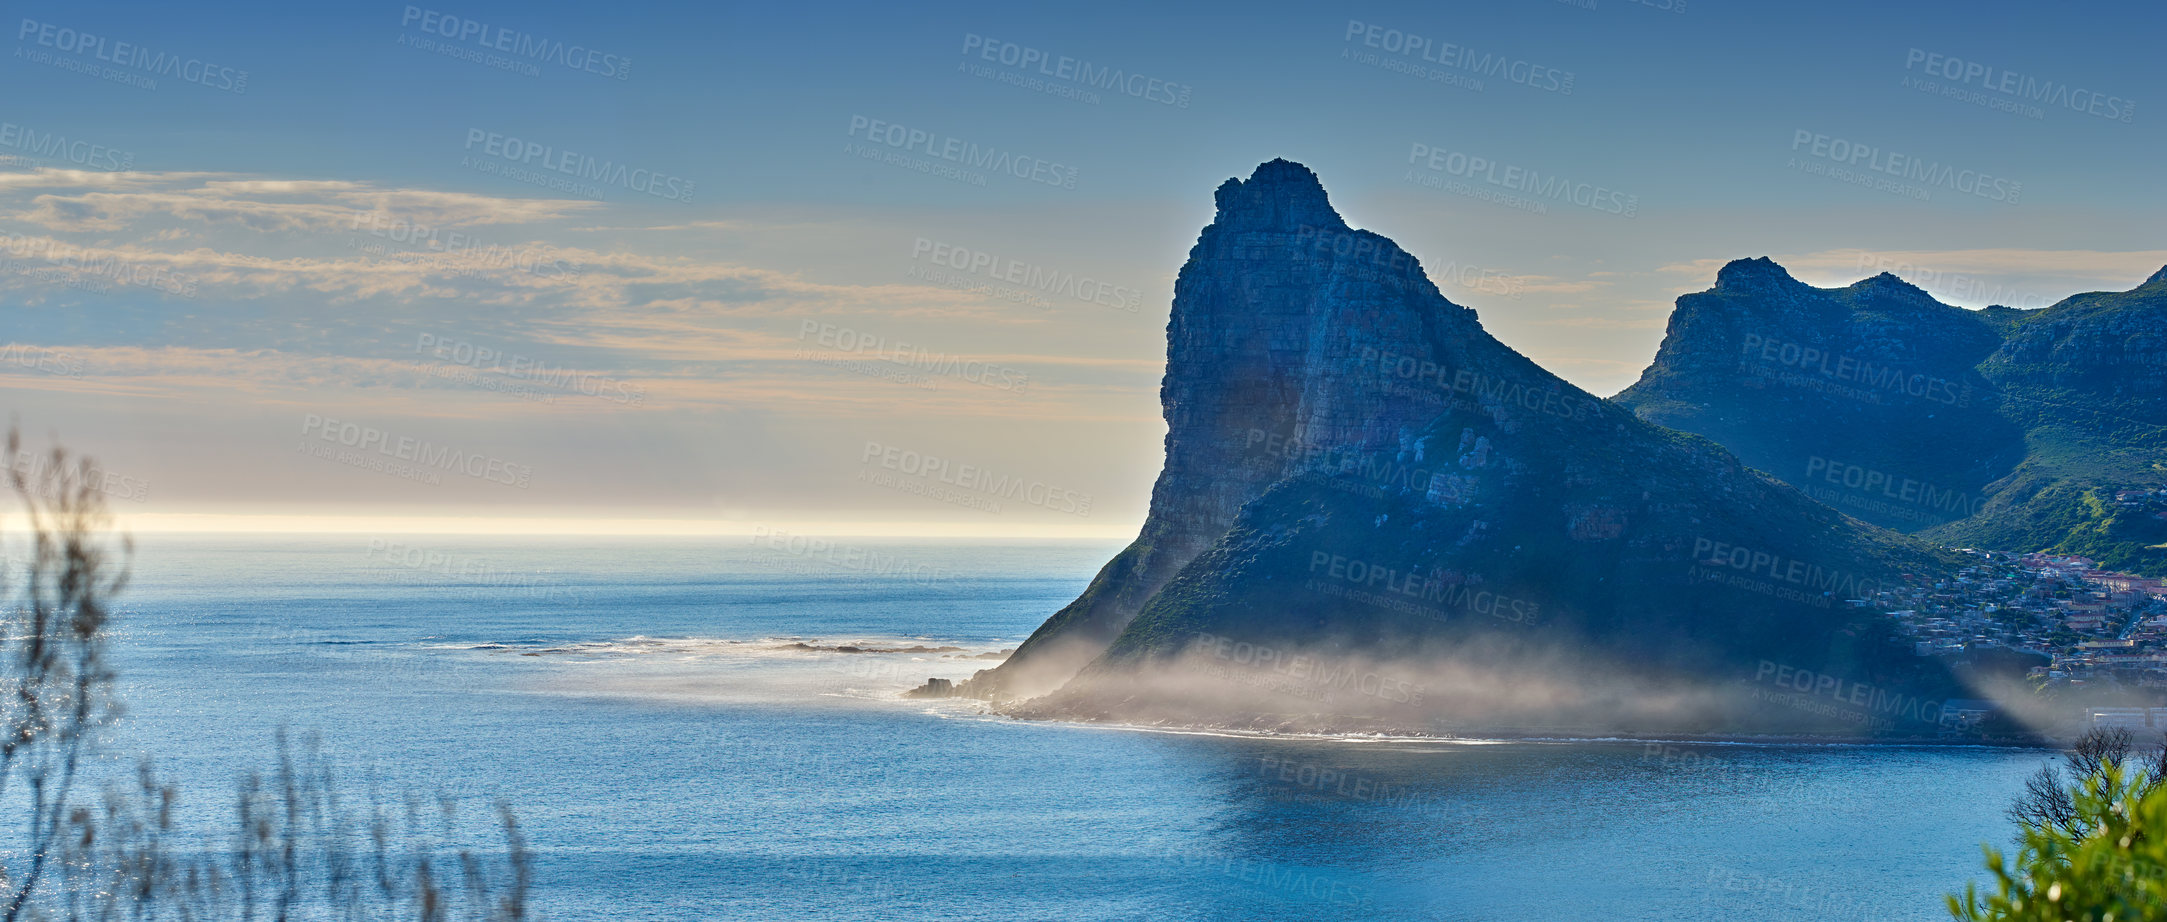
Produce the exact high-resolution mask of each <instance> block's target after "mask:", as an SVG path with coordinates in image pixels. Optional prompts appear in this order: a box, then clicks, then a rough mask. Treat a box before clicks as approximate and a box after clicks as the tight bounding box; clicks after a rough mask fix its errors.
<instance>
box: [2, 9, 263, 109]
mask: <svg viewBox="0 0 2167 922" xmlns="http://www.w3.org/2000/svg"><path fill="white" fill-rule="evenodd" d="M15 39H16V40H17V41H22V40H25V39H28V40H30V41H31V42H33V43H35V44H36V45H38V46H40V47H43V48H51V49H53V50H54V51H56V52H59V53H61V54H71V55H76V56H79V57H86V58H89V59H91V60H93V61H99V62H103V63H106V64H111V65H114V66H115V67H122V68H127V69H128V70H133V71H136V72H138V73H142V74H148V75H150V76H154V77H173V78H176V79H179V80H180V81H182V82H184V83H193V84H196V85H198V86H202V87H207V88H209V89H213V90H225V91H227V92H229V93H234V94H236V95H238V94H242V93H246V92H248V71H245V70H236V69H234V68H231V67H226V66H223V65H220V64H214V63H211V62H209V61H205V60H203V59H202V58H195V57H189V56H187V55H182V54H174V53H170V52H166V51H153V50H151V49H149V48H146V47H144V46H142V45H137V44H134V43H131V42H116V41H113V40H111V39H109V38H107V37H106V36H103V35H98V34H95V33H91V32H83V31H80V30H77V29H71V28H68V27H66V26H60V25H55V24H53V23H49V22H39V21H38V20H35V19H27V18H26V19H24V20H23V23H22V27H21V28H19V29H17V30H16V32H15ZM16 56H17V57H20V56H21V52H20V51H18V52H17V53H16ZM122 82H131V83H136V84H137V85H142V84H143V83H148V84H149V85H148V86H145V87H144V88H145V89H152V90H155V89H157V88H158V86H157V84H156V82H154V81H142V82H137V81H122Z"/></svg>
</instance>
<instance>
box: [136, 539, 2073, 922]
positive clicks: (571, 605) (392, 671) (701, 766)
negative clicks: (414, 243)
mask: <svg viewBox="0 0 2167 922" xmlns="http://www.w3.org/2000/svg"><path fill="white" fill-rule="evenodd" d="M1116 549H1117V548H1116V547H1115V546H1114V545H1112V544H1110V543H1107V542H1081V541H1067V542H1056V541H1043V542H1031V543H1021V544H1018V543H1009V544H1000V545H990V544H983V543H965V542H925V541H917V542H908V541H893V540H858V539H832V546H831V547H828V548H825V549H822V550H820V551H819V552H817V553H813V552H801V553H792V552H790V551H788V550H776V549H769V548H766V547H762V546H760V545H758V544H756V543H755V542H753V541H750V540H748V539H744V538H704V539H659V538H653V539H648V538H616V537H605V538H573V537H524V538H522V537H486V538H484V537H446V536H388V535H387V536H357V535H325V536H305V537H295V536H284V535H281V536H263V537H258V536H191V535H170V534H154V535H149V536H144V537H142V538H141V539H139V541H138V547H137V556H136V566H135V579H134V582H133V583H132V585H131V586H130V587H129V589H128V590H127V592H126V594H125V595H124V596H123V597H122V598H121V600H120V604H119V606H118V607H119V609H120V615H119V621H118V634H117V648H118V652H117V656H116V659H117V663H118V667H119V672H120V677H121V678H120V686H121V688H120V690H121V693H122V695H123V696H124V698H125V700H126V702H127V705H128V713H127V717H126V719H125V720H124V721H123V722H122V724H121V725H119V726H118V727H116V728H115V729H114V730H113V732H112V733H111V734H110V738H109V740H108V742H107V746H106V754H105V759H106V764H107V765H109V766H114V767H119V766H125V765H130V764H133V761H134V760H135V759H136V758H137V757H139V756H141V755H149V756H152V757H153V758H154V759H155V761H156V763H157V765H158V766H159V767H160V769H161V771H163V772H165V773H167V774H168V775H169V776H171V777H173V778H176V779H178V780H179V781H180V782H181V783H182V784H183V786H184V788H185V789H186V790H187V791H189V792H190V794H189V795H188V798H187V800H186V801H185V805H186V807H187V809H188V810H191V811H194V813H195V814H196V815H200V816H201V817H204V818H215V817H217V816H220V815H222V814H220V813H219V812H218V811H219V809H221V808H220V804H221V803H222V802H223V800H224V798H225V797H226V792H227V791H228V790H230V787H231V784H232V778H233V777H234V776H235V774H236V773H237V772H240V771H244V770H248V769H263V768H267V767H269V765H270V762H271V758H272V754H273V752H274V751H275V747H274V744H273V740H274V738H275V736H276V734H277V733H278V732H279V731H280V730H281V729H285V730H287V731H288V732H289V733H291V734H292V735H294V736H295V737H309V736H313V737H314V738H316V739H317V740H319V741H320V742H319V745H320V746H321V747H322V749H323V751H324V752H325V753H326V754H328V755H329V756H330V757H331V758H332V759H333V760H334V761H335V763H336V764H337V765H338V766H339V768H340V771H341V773H342V776H344V777H345V778H348V779H350V780H352V781H353V782H354V783H356V784H361V783H364V782H365V783H366V784H368V785H372V786H378V787H382V788H384V789H408V790H420V791H442V792H447V793H449V794H451V795H454V796H457V797H459V798H461V799H462V800H464V801H467V802H471V803H475V804H486V803H487V802H489V801H491V800H494V799H496V798H503V799H505V800H507V801H509V802H510V803H511V804H512V805H513V807H514V809H515V810H516V811H517V813H518V816H519V818H520V821H521V823H522V825H523V828H524V830H525V832H526V834H527V835H528V837H529V840H530V844H531V847H532V848H533V849H534V852H535V858H536V861H535V883H534V886H535V890H534V899H535V903H536V905H537V907H538V908H539V909H540V910H541V912H542V913H543V915H544V916H545V917H546V918H550V919H556V920H587V919H597V920H601V919H669V920H678V919H682V920H727V919H745V920H783V919H815V920H862V919H882V920H933V919H939V920H973V919H986V920H1035V919H1064V920H1066V919H1136V920H1145V919H1150V920H1161V919H1218V920H1267V919H1435V920H1508V919H1510V920H1524V919H1578V918H1604V919H1663V920H1669V922H1681V920H1724V922H1730V920H1736V919H1741V918H1752V919H1800V920H1806V919H1811V920H1816V922H1829V920H1848V919H1858V920H1868V919H1872V920H1905V919H1922V920H1923V919H1944V918H1947V912H1946V910H1945V909H1944V908H1943V895H1944V894H1946V893H1948V892H1951V891H1960V890H1961V889H1962V888H1963V885H1964V884H1965V883H1966V882H1967V881H1970V880H1974V879H1978V878H1980V877H1981V876H1982V871H1981V865H1980V845H1981V843H1983V842H1984V843H1991V844H1994V845H1995V846H1997V847H2001V848H2004V849H2006V848H2007V845H2008V839H2009V836H2010V833H2011V831H2012V830H2011V827H2010V824H2009V823H2008V821H2007V820H2006V819H2004V818H2003V816H2002V810H2003V808H2004V807H2005V806H2006V805H2007V804H2008V802H2009V801H2010V799H2011V798H2012V797H2014V796H2015V795H2016V794H2017V793H2018V792H2019V791H2020V788H2021V785H2022V781H2023V778H2024V776H2025V775H2027V774H2029V773H2031V772H2032V771H2034V770H2036V769H2037V768H2038V766H2040V765H2041V764H2043V763H2044V762H2045V761H2046V760H2047V759H2048V758H2049V756H2048V755H2047V754H2045V753H2041V752H2038V751H2027V750H2018V749H1997V748H1977V747H1975V748H1928V747H1900V746H1849V745H1742V744H1733V745H1719V744H1660V743H1658V744H1650V743H1644V742H1637V741H1636V742H1628V741H1533V742H1530V741H1518V742H1500V741H1481V740H1461V741H1449V742H1447V741H1429V742H1417V741H1406V740H1386V739H1371V738H1342V739H1270V738H1258V737H1246V736H1235V735H1215V734H1198V733H1175V732H1160V731H1153V730H1148V729H1125V728H1116V727H1103V726H1075V725H1062V724H1045V723H1030V722H1019V721H1012V720H1007V719H1003V718H999V717H995V716H991V715H988V714H986V713H984V712H983V710H982V709H981V707H980V706H979V705H978V704H977V703H975V702H970V701H913V700H906V699H903V698H900V697H898V693H899V692H900V691H902V690H903V689H905V688H908V687H911V686H914V685H917V684H920V683H922V682H923V681H924V680H925V679H926V678H928V677H933V676H942V677H947V678H958V679H959V678H964V677H967V676H969V675H970V674H971V673H972V672H973V671H975V670H976V669H979V668H984V667H985V666H987V665H990V664H991V663H992V662H994V659H993V657H997V656H998V655H999V653H1000V652H1001V651H1003V650H1006V649H1010V648H1013V647H1014V646H1015V645H1016V644H1017V643H1019V642H1020V641H1021V640H1022V639H1023V638H1024V637H1025V636H1027V635H1028V634H1029V633H1030V631H1031V630H1032V629H1033V628H1035V627H1036V626H1037V625H1038V623H1039V622H1040V621H1041V620H1043V619H1044V618H1045V617H1046V616H1047V615H1049V614H1051V613H1052V612H1053V611H1055V610H1056V609H1058V608H1059V607H1060V606H1062V605H1063V604H1065V603H1066V602H1068V601H1069V600H1070V599H1072V598H1074V597H1075V595H1076V593H1077V592H1078V591H1079V590H1081V589H1082V588H1083V587H1084V584H1085V583H1086V582H1087V581H1088V580H1089V579H1090V577H1091V576H1092V574H1093V573H1094V572H1096V570H1097V568H1098V567H1099V565H1100V564H1102V563H1104V562H1105V560H1106V558H1107V557H1108V556H1110V555H1111V554H1112V552H1113V551H1114V550H1116ZM842 646H850V647H854V648H856V649H857V651H858V652H841V651H837V650H834V649H833V648H835V647H842ZM882 651H901V652H882Z"/></svg>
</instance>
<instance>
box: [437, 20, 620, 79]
mask: <svg viewBox="0 0 2167 922" xmlns="http://www.w3.org/2000/svg"><path fill="white" fill-rule="evenodd" d="M399 25H400V26H402V27H406V26H411V27H414V28H418V29H420V30H421V32H422V33H423V34H426V35H434V36H437V37H439V38H445V39H450V40H452V41H455V42H462V43H467V44H472V45H473V46H475V47H476V48H482V49H487V50H490V51H501V52H503V53H505V54H507V55H510V56H512V58H513V59H515V60H519V61H523V62H528V63H534V64H552V65H555V66H558V67H562V68H565V69H567V70H576V71H584V72H586V73H590V74H594V75H597V76H601V77H609V78H611V79H615V80H624V79H627V78H629V77H631V76H632V59H631V58H627V57H623V56H621V55H615V54H609V53H607V52H602V51H597V50H595V49H593V48H587V47H584V46H581V45H568V44H566V43H564V42H560V41H555V40H552V39H546V38H542V37H540V36H537V35H534V34H533V33H529V32H522V31H520V30H518V29H510V28H506V27H503V26H492V25H489V24H488V23H485V22H482V21H481V20H478V19H468V18H466V17H463V16H454V15H452V14H449V13H441V12H438V11H436V10H432V9H424V8H422V7H418V6H408V7H407V8H406V11H405V12H404V13H403V14H401V15H400V17H399Z"/></svg>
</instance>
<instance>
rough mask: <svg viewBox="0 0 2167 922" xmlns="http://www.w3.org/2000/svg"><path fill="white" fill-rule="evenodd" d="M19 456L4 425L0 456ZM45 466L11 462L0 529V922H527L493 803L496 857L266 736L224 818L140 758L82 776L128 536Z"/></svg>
mask: <svg viewBox="0 0 2167 922" xmlns="http://www.w3.org/2000/svg"><path fill="white" fill-rule="evenodd" d="M20 448H21V440H20V437H19V436H18V435H17V434H15V433H12V432H11V433H10V434H9V436H8V443H7V455H6V457H8V458H9V459H17V458H21V457H23V456H22V455H21V454H20V453H19V452H20ZM42 462H43V463H40V464H36V465H28V464H14V465H12V466H11V467H10V470H9V472H8V480H9V485H10V486H11V487H12V492H13V495H14V497H15V499H16V500H17V505H18V506H19V510H18V511H17V513H16V514H17V515H19V516H20V517H21V519H22V520H23V524H22V525H21V526H12V525H10V527H7V528H0V536H5V537H8V538H9V539H10V540H12V541H14V542H16V543H17V544H18V545H20V546H19V547H12V548H10V550H11V552H12V551H20V553H19V554H15V553H11V555H10V560H11V563H10V565H9V567H8V569H7V570H6V571H5V572H4V573H0V577H4V579H5V582H4V583H0V830H4V831H5V832H0V922H17V920H68V922H76V920H85V922H87V920H120V919H128V920H140V922H155V920H189V922H194V920H210V919H276V920H317V919H322V920H397V919H415V920H425V922H454V920H477V922H480V920H486V922H510V920H518V919H526V918H529V917H530V911H529V907H528V906H527V897H526V894H527V888H528V883H529V874H530V859H529V855H528V853H527V851H526V847H525V841H524V839H523V838H522V837H521V834H520V830H519V825H518V823H517V821H516V820H515V819H514V818H513V816H512V814H511V811H510V810H509V809H508V808H506V807H503V806H502V805H500V806H499V807H498V809H497V822H498V824H499V826H500V833H501V836H502V839H503V847H502V849H501V850H497V849H490V850H487V851H484V850H479V849H476V848H474V847H472V846H471V845H467V844H462V843H469V842H471V841H473V840H474V839H476V838H477V837H478V836H477V835H476V830H474V829H473V828H472V823H471V822H469V821H467V820H465V819H463V818H462V817H461V815H460V812H459V809H458V805H457V804H456V803H455V802H452V801H450V800H448V799H441V798H418V797H404V798H398V799H396V800H387V799H384V798H378V797H367V798H361V799H359V800H356V799H351V798H349V797H348V796H347V795H346V794H345V793H343V791H342V788H341V785H340V782H339V779H338V776H337V772H336V771H335V770H334V766H333V765H332V763H331V762H330V761H329V760H328V759H326V758H325V757H323V756H322V755H321V754H320V753H319V752H317V751H316V750H315V748H314V747H312V746H309V747H294V746H289V745H288V744H287V743H286V741H285V739H284V735H283V734H280V736H279V738H278V746H277V750H276V753H277V754H276V757H275V759H274V760H272V764H271V765H269V766H268V767H267V769H266V770H265V771H260V772H251V773H248V774H246V775H245V776H243V777H242V778H240V779H239V780H238V784H237V790H236V791H235V793H234V795H233V805H232V810H231V812H230V813H229V814H228V815H229V816H230V817H231V818H232V822H231V825H229V826H221V827H219V828H191V827H189V826H188V825H186V824H185V823H184V821H183V819H182V817H183V815H184V811H182V810H181V809H180V808H181V805H182V801H183V797H184V793H183V791H182V790H181V789H180V788H179V787H178V786H176V785H174V784H173V783H170V782H168V781H164V780H161V779H160V778H159V776H158V773H157V770H156V768H155V767H154V766H153V765H152V764H151V763H150V762H148V761H146V762H144V763H143V764H142V765H141V766H140V767H139V769H138V770H137V772H136V775H135V778H134V779H133V780H132V782H128V783H115V782H111V781H100V780H98V779H97V778H96V777H95V776H96V775H97V771H96V768H97V762H98V755H99V749H100V746H101V744H102V743H103V742H104V737H105V736H106V734H107V733H108V732H109V731H110V729H111V725H112V723H113V721H114V719H115V718H116V717H118V716H119V714H120V702H119V701H118V700H117V698H116V697H115V694H114V689H113V685H114V674H113V669H112V666H111V661H110V657H109V653H110V644H111V638H112V635H113V629H114V624H113V620H114V611H113V608H112V602H113V599H114V598H115V597H116V596H117V595H118V594H119V593H120V592H121V590H122V589H123V588H124V587H125V586H126V585H127V581H128V566H129V561H130V558H131V555H132V545H131V544H130V542H129V541H128V540H127V539H126V538H116V537H114V536H113V535H112V534H111V520H110V517H109V516H108V515H107V513H106V510H105V506H104V502H103V494H102V493H100V491H99V489H98V487H99V485H98V483H97V479H96V478H95V476H94V472H95V467H94V466H93V465H92V464H91V463H90V462H89V461H87V460H81V459H71V458H70V456H69V455H68V454H67V453H66V452H64V451H62V450H60V449H58V448H56V449H54V450H53V451H52V452H51V453H50V454H48V455H47V456H45V457H44V458H43V459H42ZM18 532H19V533H20V534H17V533H18ZM25 542H26V543H25ZM297 748H298V749H299V751H298V752H297V751H296V750H297Z"/></svg>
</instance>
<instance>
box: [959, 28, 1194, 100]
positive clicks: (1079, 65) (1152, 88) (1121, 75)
mask: <svg viewBox="0 0 2167 922" xmlns="http://www.w3.org/2000/svg"><path fill="white" fill-rule="evenodd" d="M963 55H964V57H973V56H975V57H977V58H978V59H979V60H982V61H987V62H991V63H994V64H999V65H1001V66H1003V67H1013V68H1016V69H1017V70H1021V71H1026V72H1031V73H1036V74H1038V75H1040V76H1044V77H1052V78H1054V79H1055V80H1061V81H1065V82H1068V83H1072V84H1076V85H1078V86H1087V87H1091V88H1092V89H1096V90H1103V91H1106V92H1109V93H1120V94H1121V95H1123V96H1133V97H1135V98H1137V99H1141V100H1143V101H1145V102H1155V103H1159V104H1161V105H1168V106H1173V107H1175V108H1177V109H1186V108H1189V94H1190V92H1192V91H1193V90H1194V89H1195V87H1192V86H1190V85H1188V84H1186V83H1174V82H1172V81H1169V80H1161V79H1159V78H1157V77H1151V76H1146V75H1144V74H1132V73H1129V72H1127V71H1124V70H1122V69H1120V68H1118V67H1108V66H1105V65H1103V64H1093V63H1091V62H1090V61H1085V60H1081V59H1078V58H1072V57H1069V56H1068V55H1065V54H1063V55H1056V54H1048V53H1047V52H1045V51H1041V50H1039V49H1037V48H1033V47H1030V46H1029V45H1019V44H1016V43H1015V42H1007V41H1002V40H1000V39H994V38H987V37H985V36H983V35H979V34H978V33H975V32H967V33H964V35H963Z"/></svg>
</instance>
